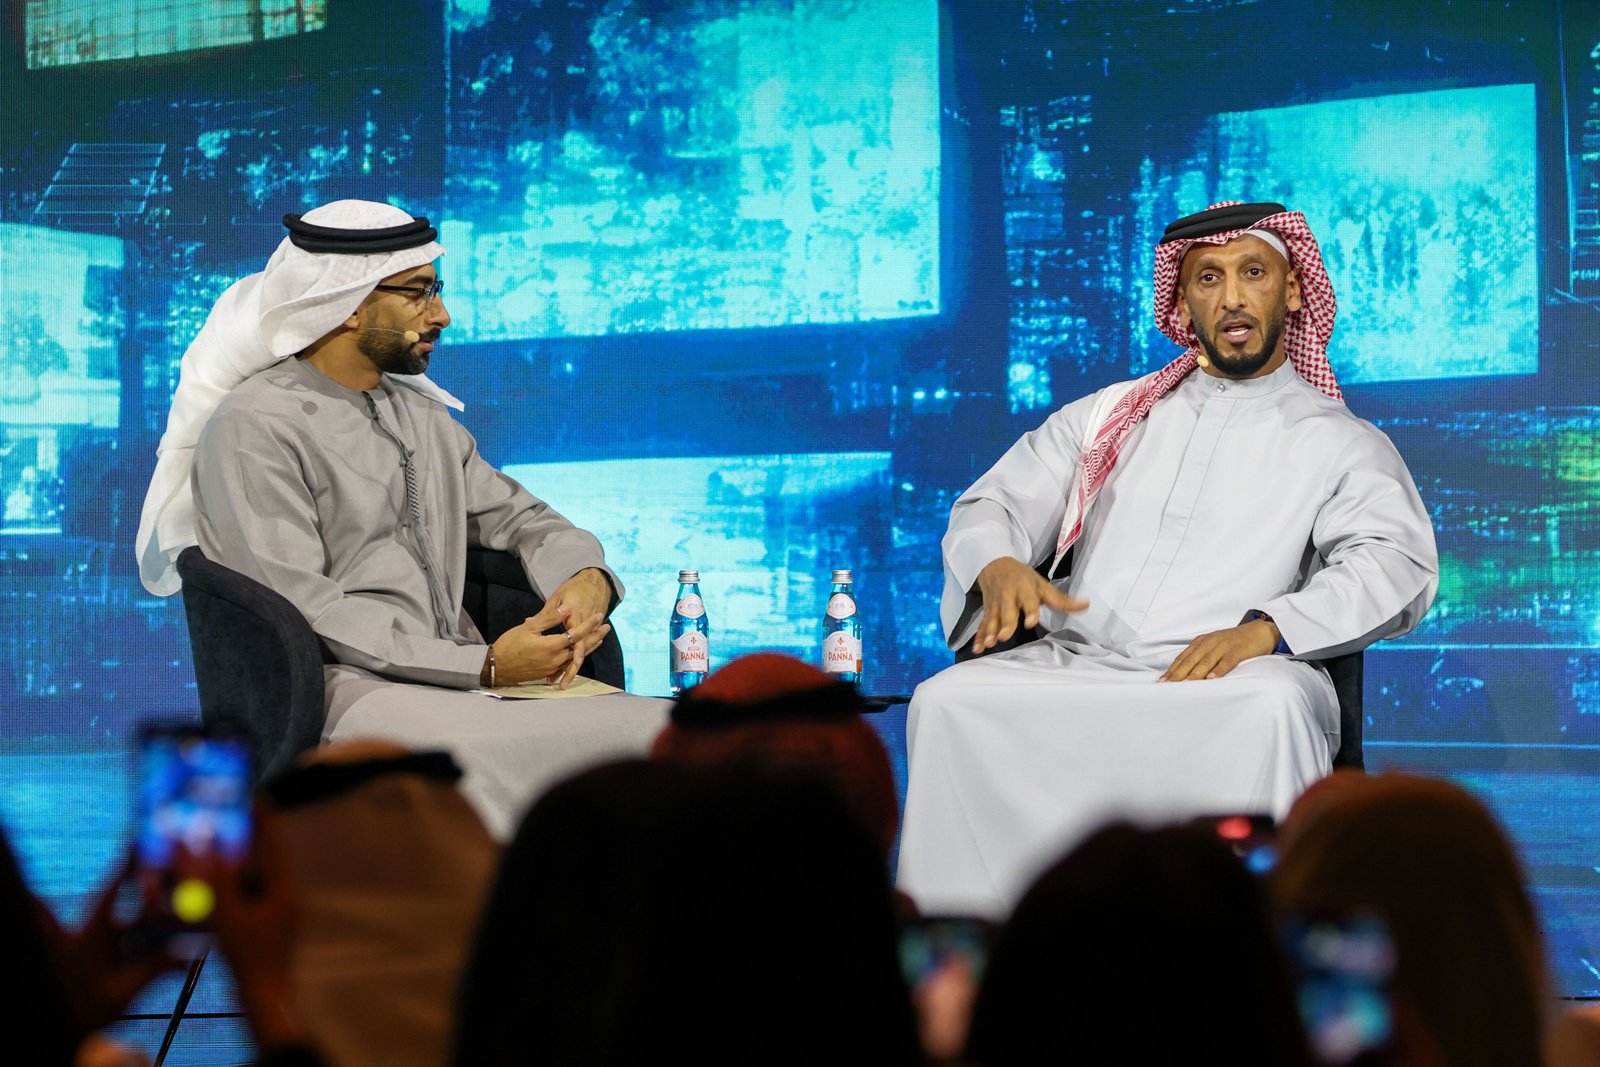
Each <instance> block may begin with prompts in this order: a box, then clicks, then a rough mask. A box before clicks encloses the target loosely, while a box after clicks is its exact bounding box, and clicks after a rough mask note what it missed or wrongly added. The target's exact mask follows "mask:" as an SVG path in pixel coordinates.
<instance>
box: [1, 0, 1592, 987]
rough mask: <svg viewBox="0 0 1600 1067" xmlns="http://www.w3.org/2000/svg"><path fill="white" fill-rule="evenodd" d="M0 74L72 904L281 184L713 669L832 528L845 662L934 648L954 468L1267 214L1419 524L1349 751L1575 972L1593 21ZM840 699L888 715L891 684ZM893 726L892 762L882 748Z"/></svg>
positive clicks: (233, 37) (945, 17)
mask: <svg viewBox="0 0 1600 1067" xmlns="http://www.w3.org/2000/svg"><path fill="white" fill-rule="evenodd" d="M5 19H6V21H5V24H4V26H3V27H0V28H3V31H4V34H5V37H4V44H3V54H0V97H3V98H4V99H5V100H6V101H8V103H7V106H6V107H5V108H4V109H3V115H0V338H3V343H0V435H3V436H0V575H3V581H0V614H3V620H0V642H3V645H0V648H3V655H0V745H3V746H4V751H3V752H0V820H4V821H5V823H6V825H7V826H8V827H9V828H10V829H11V830H12V832H13V833H14V834H15V835H16V837H17V838H18V842H19V848H20V849H21V850H22V852H23V853H24V857H25V859H26V862H27V864H28V868H29V871H30V873H31V874H32V875H33V876H34V877H35V879H36V880H38V882H39V883H40V884H41V885H42V886H43V887H44V888H45V890H46V892H47V893H48V894H49V895H50V897H51V898H52V900H54V901H55V902H56V903H57V904H59V905H61V906H62V907H63V908H64V909H65V910H66V911H68V912H69V913H71V912H74V911H75V910H76V909H78V908H79V907H81V901H82V897H83V894H84V893H85V892H86V891H87V889H89V888H90V887H91V886H92V885H93V884H94V883H95V882H96V881H98V879H99V878H100V877H101V876H102V874H103V873H104V871H105V869H106V866H107V864H108V863H109V862H110V856H111V854H112V852H113V851H114V849H115V847H116V846H117V842H118V841H119V840H120V839H121V837H122V835H123V834H124V832H125V825H126V801H125V799H124V797H123V794H124V792H125V785H126V775H125V773H124V756H123V754H122V753H123V744H124V741H125V739H126V737H127V736H128V733H129V730H130V728H131V726H132V724H133V723H134V722H136V721H137V720H138V719H140V718H141V717H144V716H148V715H153V714H163V713H177V714H186V715H192V714H193V713H194V708H195V697H194V688H193V678H192V674H191V670H190V665H189V660H188V650H187V648H188V646H187V635H186V632H185V630H184V624H183V620H182V611H181V607H180V605H179V604H178V602H177V600H176V598H174V599H172V600H161V599H157V598H154V597H151V596H149V595H148V594H146V593H145V592H144V591H143V589H142V588H141V587H140V586H139V584H138V582H137V579H136V578H135V577H134V574H133V549H132V541H133V535H134V530H135V527H136V524H137V518H138V511H139V504H140V501H141V499H142V496H143V491H144V486H145V482H146V479H147V478H148V476H149V472H150V470H151V468H152V466H153V463H154V453H155V445H156V441H157V438H158V437H159V434H160V432H161V430H162V427H163V426H164V423H165V418H166V412H167V405H168V402H169V399H170V397H171V394H172V390H173V388H174V386H175V384H176V380H177V372H178V361H179V359H180V357H181V355H182V353H183V351H184V348H185V346H186V345H187V343H188V342H189V340H190V339H191V338H192V337H193V336H194V334H195V333H196V331H197V330H198V328H199V326H200V324H201V322H202V321H203V319H204V316H205V314H206V313H207V311H208V309H209V307H210V305H211V302H212V300H213V299H214V298H215V297H216V296H217V294H219V293H220V292H221V291H222V289H223V288H224V287H225V286H226V285H227V284H228V283H229V282H230V281H231V280H233V279H234V278H237V277H239V276H240V275H242V274H244V273H248V272H250V271H253V270H256V269H259V267H260V266H261V264H262V263H263V262H264V261H265V259H266V257H267V255H268V254H269V252H270V251H271V250H272V248H273V247H274V246H275V244H276V243H277V242H278V240H279V239H280V237H281V236H282V234H283V230H282V227H281V224H280V221H279V220H280V218H281V216H282V215H283V214H284V213H285V212H290V211H294V212H298V211H304V210H306V209H308V208H310V207H312V206H314V205H316V204H319V203H322V202H325V201H328V200H332V199H336V198H340V197H363V198H369V199H377V200H387V201H390V202H392V203H394V204H397V205H399V206H401V207H403V208H405V209H406V210H408V211H412V212H414V213H418V214H426V215H428V216H429V217H430V218H433V219H434V220H436V221H437V222H438V223H439V227H440V231H441V235H442V237H441V240H442V241H443V243H444V244H445V246H446V247H447V249H448V255H446V256H445V257H444V259H443V260H442V261H441V262H440V265H439V266H440V273H441V276H442V277H443V278H444V279H445V281H446V283H447V288H446V290H445V298H446V300H447V303H448V305H449V308H450V311H451V313H452V314H453V316H454V320H455V321H454V324H453V325H452V327H451V329H450V330H449V331H448V332H447V333H446V334H445V337H444V341H443V345H442V347H441V349H440V351H439V352H438V353H437V354H436V356H435V358H434V364H433V368H432V371H431V373H432V374H433V375H434V376H435V377H436V378H437V379H438V380H439V381H440V382H441V383H442V384H444V385H445V386H446V387H448V388H449V389H451V390H452V391H454V392H455V393H456V394H457V395H459V396H461V397H462V398H463V399H464V400H465V401H466V402H467V408H466V412H465V414H464V416H463V421H464V422H465V424H466V425H467V427H468V428H469V429H471V430H472V431H473V432H474V433H475V434H476V436H477V438H478V441H479V445H480V447H481V449H482V451H483V453H484V454H485V455H486V456H487V457H488V458H489V459H490V460H491V461H492V462H494V463H496V464H498V465H500V466H502V467H504V468H505V469H507V470H508V471H509V472H510V473H512V474H513V475H515V476H516V477H518V478H519V479H521V480H522V481H523V482H524V483H525V484H526V485H527V486H528V487H529V488H530V489H531V490H532V491H533V492H534V493H535V494H537V495H540V496H542V497H543V498H545V499H547V500H549V501H550V502H551V503H552V504H553V505H554V506H555V507H557V508H558V509H559V510H561V511H562V512H564V513H565V514H566V515H568V516H569V517H570V518H572V519H573V520H574V521H575V522H577V523H579V524H581V525H583V526H586V527H588V528H589V529H591V530H594V531H595V532H596V533H597V534H598V535H599V536H600V538H601V540H602V541H603V542H604V544H605V545H606V548H607V551H608V553H609V556H610V558H611V560H612V561H613V563H614V565H615V566H616V567H617V569H618V570H619V572H620V573H621V574H622V575H623V577H624V579H625V580H626V582H627V584H628V587H629V595H628V598H627V600H626V601H625V602H624V604H623V605H622V607H621V609H620V610H619V612H618V614H617V618H616V624H617V627H618V629H619V631H620V633H621V636H622V640H623V644H624V647H625V650H626V654H627V658H628V672H629V682H630V688H632V689H633V690H634V691H636V692H642V693H661V692H664V691H665V688H666V684H667V678H666V657H667V634H666V630H667V617H668V613H669V611H670V606H671V599H672V595H673V592H674V590H675V581H676V572H677V570H678V568H680V567H695V568H698V569H699V571H700V573H701V579H702V581H701V587H702V591H703V593H704V595H705V600H706V604H707V609H708V613H709V616H710V621H711V626H712V641H713V645H712V647H713V665H714V666H715V665H716V664H717V663H722V662H726V661H727V660H728V659H729V658H731V657H733V656H735V655H737V654H738V653H741V652H746V651H751V650H754V649H760V648H776V649H781V650H784V651H788V652H792V653H794V654H796V655H799V656H802V657H805V658H807V659H816V658H817V656H818V651H819V645H820V631H819V619H820V618H821V615H822V610H823V605H824V601H825V599H826V594H827V590H828V579H829V574H830V571H831V570H832V569H833V568H836V567H849V568H851V569H852V570H853V571H854V573H855V577H856V581H857V592H858V599H859V601H860V604H861V606H862V609H863V613H864V616H865V620H866V639H865V649H866V652H865V656H866V671H865V686H866V687H867V688H868V689H869V690H871V691H874V692H878V693H906V692H909V691H910V689H911V688H912V687H913V686H914V685H915V684H916V683H917V681H919V680H920V679H922V678H925V677H927V676H928V675H929V674H931V673H932V672H934V671H936V670H938V669H939V668H940V667H942V666H943V665H945V664H946V663H948V662H949V658H950V657H949V653H948V652H947V651H946V649H945V647H944V645H943V642H942V641H941V639H940V635H939V633H938V627H937V621H936V614H937V612H936V601H937V595H938V589H939V584H940V564H939V559H938V547H937V546H938V540H939V537H940V535H941V533H942V531H943V528H944V524H945V520H946V517H947V515H948V511H949V506H950V503H951V501H952V500H953V499H954V498H955V496H956V495H957V494H958V493H960V491H961V490H962V489H963V488H964V487H965V486H966V485H967V484H968V483H969V482H970V481H971V480H972V479H973V478H974V477H975V476H976V475H977V474H979V473H980V472H981V471H982V470H983V469H985V468H986V467H987V466H988V465H989V464H990V463H991V462H993V460H994V459H995V458H996V457H997V456H998V455H999V454H1000V452H1001V451H1002V450H1003V449H1004V448H1005V447H1006V445H1007V444H1009V443H1010V441H1012V440H1013V439H1014V438H1015V437H1016V435H1017V434H1019V433H1021V432H1022V431H1024V430H1026V429H1029V428H1031V427H1032V426H1035V425H1037V424H1038V423H1039V422H1041V421H1042V420H1043V419H1044V418H1045V417H1046V416H1047V415H1048V414H1049V413H1050V412H1051V411H1052V410H1054V409H1055V408H1057V407H1059V406H1060V405H1062V404H1064V403H1066V402H1068V401H1070V400H1072V399H1073V398H1075V397H1077V396H1080V395H1082V394H1083V393H1084V392H1086V391H1088V390H1091V389H1094V388H1096V387H1098V386H1101V385H1104V384H1106V383H1109V382H1111V381H1115V380H1119V379H1123V378H1126V377H1129V376H1131V375H1134V374H1139V373H1143V372H1145V371H1147V370H1150V369H1152V368H1154V367H1157V366H1159V365H1161V364H1162V363H1164V362H1165V361H1166V360H1168V359H1170V358H1171V357H1172V356H1173V355H1175V354H1176V352H1175V349H1174V348H1173V347H1172V346H1171V344H1170V343H1169V342H1167V341H1166V340H1165V339H1164V338H1163V337H1161V336H1160V335H1159V334H1158V333H1157V332H1156V331H1155V330H1154V328H1153V325H1152V323H1151V321H1150V312H1149V307H1150V300H1151V292H1150V289H1151V279H1150V276H1151V258H1152V253H1151V246H1152V244H1153V243H1154V241H1155V239H1156V238H1157V236H1158V235H1159V233H1160V231H1161V228H1162V227H1163V226H1164V225H1165V223H1166V222H1167V221H1169V220H1170V219H1171V218H1173V217H1175V216H1177V215H1180V214H1183V213H1187V212H1191V211H1195V210H1198V209H1200V208H1203V207H1205V206H1206V205H1207V204H1209V203H1211V202H1212V201H1215V200H1219V199H1242V200H1281V201H1284V202H1286V203H1288V204H1290V205H1292V206H1293V207H1295V208H1298V209H1300V210H1302V211H1304V212H1305V214H1306V216H1307V218H1308V219H1309V220H1310V223H1311V226H1312V228H1313V229H1314V230H1315V231H1316V232H1317V234H1318V235H1319V237H1320V238H1321V241H1322V246H1323V250H1324V255H1325V257H1326V260H1327V263H1328V267H1329V271H1330V273H1331V275H1332V278H1333V283H1334V286H1335V288H1336V290H1337V292H1338V294H1339V300H1340V313H1339V325H1338V331H1337V334H1336V337H1335V341H1334V345H1333V349H1332V358H1333V362H1334V364H1335V366H1336V368H1337V369H1338V371H1339V373H1340V374H1341V376H1342V378H1343V380H1344V382H1345V384H1346V391H1347V395H1348V398H1349V402H1350V405H1351V407H1352V408H1353V409H1354V410H1355V411H1356V412H1357V413H1358V414H1360V415H1362V416H1364V417H1366V418H1369V419H1372V420H1373V421H1375V422H1377V423H1378V424H1379V425H1381V426H1382V427H1383V428H1384V429H1385V430H1386V431H1387V432H1388V433H1389V434H1390V435H1391V436H1392V437H1393V439H1394V441H1395V443H1396V444H1397V445H1398V446H1399V448H1400V451H1401V452H1402V454H1403V455H1404V456H1405V457H1406V459H1407V462H1408V463H1409V464H1410V466H1411V470H1412V472H1413V473H1414V475H1415V476H1416V479H1417V483H1418V486H1419V487H1420V489H1421V491H1422V494H1423V498H1424V499H1425V500H1426V501H1427V503H1428V506H1429V509H1430V512H1431V514H1432V516H1433V519H1434V522H1435V524H1436V528H1437V531H1438V538H1439V547H1440V551H1441V555H1442V558H1443V565H1444V574H1443V580H1442V584H1441V588H1440V593H1439V599H1438V602H1437V604H1436V605H1435V607H1434V609H1433V612H1432V614H1431V615H1430V616H1429V617H1428V619H1427V620H1426V621H1425V622H1424V623H1423V624H1422V626H1421V627H1420V628H1419V629H1418V631H1417V632H1416V633H1414V634H1412V635H1410V636H1408V637H1406V638H1404V639H1402V640H1399V641H1397V642H1393V643H1391V644H1386V645H1380V646H1378V647H1376V648H1374V649H1373V650H1371V651H1370V652H1369V653H1368V654H1367V659H1366V669H1367V690H1366V708H1367V728H1366V736H1367V744H1368V751H1369V753H1370V760H1371V763H1372V764H1373V765H1375V766H1416V767H1423V768H1428V769H1432V770H1435V771H1441V772H1445V773H1449V774H1451V775H1453V776H1456V777H1457V778H1459V779H1460V780H1462V781H1463V782H1465V783H1466V784H1467V785H1468V786H1470V787H1471V788H1473V789H1474V790H1476V791H1478V792H1479V793H1480V794H1481V795H1482V796H1484V797H1485V798H1486V799H1487V800H1488V801H1489V802H1490V803H1491V804H1492V805H1493V806H1494V807H1495V809H1496V810H1497V812H1499V814H1500V815H1501V817H1502V818H1503V819H1505V820H1506V822H1507V824H1508V825H1509V826H1510V827H1511V829H1512V831H1513V832H1514V834H1515V835H1516V837H1517V839H1518V842H1519V845H1520V847H1521V849H1522V852H1523V856H1524V858H1525V860H1526V861H1527V862H1528V864H1529V865H1530V870H1531V874H1532V878H1533V881H1534V883H1535V886H1536V889H1537V896H1538V902H1539V905H1540V908H1541V914H1542V916H1543V919H1544V922H1545V928H1546V931H1547V936H1548V944H1549V949H1550V955H1551V961H1552V965H1553V968H1554V971H1555V973H1556V975H1557V979H1558V984H1559V987H1560V988H1561V990H1562V991H1564V992H1565V993H1567V994H1572V995H1591V996H1592V995H1596V994H1600V970H1597V966H1600V935H1597V934H1596V932H1595V931H1596V930H1597V929H1600V875H1597V874H1596V868H1595V867H1594V866H1593V863H1594V856H1595V855H1596V852H1597V845H1600V800H1597V795H1600V794H1597V789H1596V787H1595V785H1594V782H1595V781H1596V779H1595V778H1594V777H1593V776H1592V774H1593V771H1594V770H1595V768H1596V766H1597V765H1600V761H1597V759H1596V755H1597V753H1600V523H1597V514H1600V513H1597V511H1596V507H1595V491H1594V487H1595V485H1596V483H1597V481H1600V438H1597V433H1596V431H1597V429H1600V395H1597V386H1596V382H1597V380H1600V375H1597V374H1596V362H1595V359H1596V354H1597V353H1596V344H1597V339H1600V14H1597V9H1596V7H1595V6H1594V5H1592V4H1588V3H1579V2H1576V0H1572V2H1557V0H1545V2H1533V0H1530V2H1527V3H1518V4H1512V5H1506V4H1503V3H1498V2H1477V0H1454V2H1444V0H1418V2H1416V3H1409V4H1404V5H1395V4H1390V3H1386V2H1379V0H1374V2H1370V3H1358V2H1341V3H1334V2H1332V0H1295V2H1290V0H1263V2H1250V0H1185V2H1181V3H1173V2H1171V0H1151V2H1146V0H1124V2H1117V0H1078V2H1069V0H1054V2H1051V0H999V2H995V0H974V2H972V3H958V4H939V3H936V2H935V0H677V2H669V0H649V2H647V0H560V2H556V0H545V2H538V0H383V2H379V0H186V2H183V3H170V2H158V0H27V2H26V3H22V4H10V5H7V7H6V15H5ZM886 732H887V733H888V735H889V736H890V737H891V738H893V737H894V736H895V729H894V725H893V720H889V722H888V725H887V727H886ZM901 759H902V760H903V756H902V757H901Z"/></svg>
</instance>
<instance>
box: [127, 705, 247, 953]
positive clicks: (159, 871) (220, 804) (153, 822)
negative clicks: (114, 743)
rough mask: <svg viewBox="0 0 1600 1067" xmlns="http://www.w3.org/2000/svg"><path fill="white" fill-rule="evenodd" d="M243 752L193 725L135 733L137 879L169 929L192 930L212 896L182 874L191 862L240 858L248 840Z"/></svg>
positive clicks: (235, 744)
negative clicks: (193, 860)
mask: <svg viewBox="0 0 1600 1067" xmlns="http://www.w3.org/2000/svg"><path fill="white" fill-rule="evenodd" d="M250 772H251V767H250V752H249V750H248V749H247V748H246V747H245V746H244V744H243V743H242V742H241V741H239V740H236V739H233V738H227V737H213V736H208V735H207V734H206V732H205V731H203V730H201V729H199V728H197V727H192V726H169V725H157V726H149V727H146V728H145V729H143V730H141V731H140V735H139V746H138V774H137V781H138V785H137V789H138V796H137V803H136V810H137V819H138V827H137V831H136V832H137V846H136V847H137V852H138V861H139V868H140V871H141V875H142V878H141V881H143V883H144V884H145V887H146V890H147V892H148V893H149V895H150V896H151V897H153V898H154V900H153V901H152V903H155V904H158V905H159V909H158V910H157V915H158V916H160V917H161V918H163V919H165V920H167V921H166V922H165V923H163V924H161V925H165V926H168V927H170V930H169V932H172V933H178V932H182V931H185V930H188V931H193V930H196V929H198V928H199V927H201V926H203V925H204V923H205V921H206V919H208V918H209V917H210V914H211V907H212V904H213V903H214V899H215V898H214V895H213V894H212V893H211V891H210V887H209V886H207V885H206V884H205V883H204V882H203V881H202V880H200V879H198V878H196V877H194V876H192V873H191V872H189V871H187V870H185V865H186V861H187V860H188V859H190V858H203V857H206V856H211V855H220V856H221V857H223V858H225V859H228V860H230V861H233V862H239V861H241V860H243V859H244V857H245V855H246V854H247V853H248V852H249V849H250V837H251V829H252V828H251V816H250V805H251V773H250Z"/></svg>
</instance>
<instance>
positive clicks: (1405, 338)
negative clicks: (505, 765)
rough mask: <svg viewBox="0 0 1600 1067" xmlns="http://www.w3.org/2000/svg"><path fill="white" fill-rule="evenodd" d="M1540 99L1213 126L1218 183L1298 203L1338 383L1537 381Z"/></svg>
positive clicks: (1446, 102) (1463, 99)
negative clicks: (1329, 304)
mask: <svg viewBox="0 0 1600 1067" xmlns="http://www.w3.org/2000/svg"><path fill="white" fill-rule="evenodd" d="M1537 125H1538V124H1537V123H1536V122H1535V115H1534V87H1533V86H1532V85H1496V86H1488V87H1484V88H1476V89H1444V90H1439V91H1436V92H1428V93H1402V94H1398V95H1394V96H1380V97H1368V98H1364V99H1357V100H1338V101H1330V102H1327V103H1320V104H1302V105H1300V106H1298V107H1285V108H1273V109H1271V110H1266V111H1250V112H1240V113H1234V114H1227V115H1220V116H1218V117H1217V120H1216V122H1215V124H1214V128H1213V129H1214V133H1215V136H1216V140H1217V144H1218V145H1219V152H1218V157H1219V162H1218V165H1219V169H1220V171H1221V172H1222V173H1223V174H1224V175H1234V176H1237V178H1238V180H1239V184H1240V185H1241V186H1253V185H1257V184H1259V185H1260V186H1262V187H1263V188H1264V187H1265V186H1267V185H1268V183H1269V182H1270V187H1271V188H1272V189H1274V190H1276V191H1277V192H1278V194H1279V195H1278V197H1275V198H1274V199H1281V200H1283V201H1284V202H1285V203H1288V204H1305V205H1306V208H1305V214H1306V221H1307V222H1308V223H1310V224H1311V229H1312V231H1313V232H1314V233H1316V234H1317V235H1318V243H1319V244H1320V246H1321V248H1322V258H1323V262H1324V264H1325V265H1326V266H1327V268H1328V276H1329V277H1330V278H1331V279H1332V281H1333V288H1334V292H1335V293H1337V294H1338V298H1339V318H1338V328H1337V330H1336V331H1335V333H1334V340H1333V344H1332V345H1331V346H1330V351H1329V358H1330V359H1331V360H1332V361H1333V365H1334V369H1335V370H1336V371H1337V372H1338V374H1339V378H1340V380H1341V381H1343V382H1346V383H1348V384H1351V385H1355V384H1359V383H1361V382H1387V381H1404V380H1408V379H1416V378H1466V377H1474V376H1478V375H1487V374H1497V375H1500V374H1532V373H1534V372H1535V371H1537V370H1538V369H1539V332H1538V325H1537V324H1538V321H1539V316H1538V274H1539V272H1538V258H1537V254H1538V232H1537V231H1538V219H1539V213H1538V210H1537V209H1538V201H1537V198H1536V186H1537V182H1536V180H1535V177H1534V176H1535V173H1536V169H1535V143H1534V139H1535V131H1536V130H1537Z"/></svg>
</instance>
